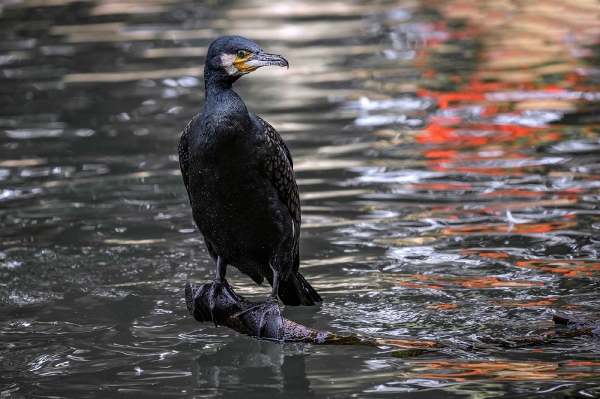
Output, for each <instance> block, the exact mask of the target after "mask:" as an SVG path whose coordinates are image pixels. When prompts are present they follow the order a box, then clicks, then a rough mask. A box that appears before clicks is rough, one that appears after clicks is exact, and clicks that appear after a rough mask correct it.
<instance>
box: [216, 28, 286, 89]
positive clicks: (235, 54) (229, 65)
mask: <svg viewBox="0 0 600 399" xmlns="http://www.w3.org/2000/svg"><path fill="white" fill-rule="evenodd" d="M269 65H277V66H282V67H283V66H286V67H288V68H289V63H288V61H287V60H286V59H285V57H283V56H281V55H277V54H268V53H265V52H263V51H262V50H261V49H260V47H258V45H257V44H256V43H254V42H253V41H252V40H249V39H246V38H243V37H241V36H222V37H220V38H218V39H217V40H215V41H214V42H212V43H211V45H210V46H209V47H208V53H207V55H206V66H205V70H204V72H205V74H209V75H212V76H215V77H218V78H220V79H223V80H227V81H231V82H234V81H236V80H237V79H239V77H240V76H242V75H245V74H247V73H250V72H253V71H255V70H257V69H258V68H260V67H263V66H269Z"/></svg>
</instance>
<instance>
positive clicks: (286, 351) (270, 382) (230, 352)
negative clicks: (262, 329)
mask: <svg viewBox="0 0 600 399" xmlns="http://www.w3.org/2000/svg"><path fill="white" fill-rule="evenodd" d="M306 349H307V348H306V345H290V344H285V345H279V344H273V343H270V342H259V341H256V340H253V339H250V338H241V339H238V340H236V341H234V342H231V343H229V344H227V345H225V346H222V347H220V348H218V349H217V350H216V351H215V352H214V353H211V354H203V355H201V356H200V357H198V358H197V359H196V360H195V361H194V362H193V363H192V366H191V370H192V378H193V382H194V386H195V387H197V388H201V389H202V390H203V391H206V390H211V389H217V390H219V391H222V392H223V394H222V396H220V397H224V398H227V397H231V398H234V397H238V396H239V392H240V391H244V396H245V397H248V398H264V397H265V396H266V395H268V396H269V397H279V396H281V397H295V398H315V397H317V396H316V395H315V393H314V392H313V391H312V390H311V389H310V387H309V386H310V382H309V380H308V379H307V372H306V360H305V357H306V355H305V354H304V352H305V351H306Z"/></svg>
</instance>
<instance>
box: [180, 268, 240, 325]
mask: <svg viewBox="0 0 600 399" xmlns="http://www.w3.org/2000/svg"><path fill="white" fill-rule="evenodd" d="M185 298H186V304H187V308H188V310H189V312H190V313H191V314H192V316H194V319H196V320H197V321H199V322H205V321H212V322H213V323H215V325H217V324H218V323H219V322H222V321H223V319H225V318H227V317H229V316H230V315H232V314H234V313H236V312H239V311H240V310H242V302H243V301H244V298H243V297H241V296H240V295H237V294H236V293H235V292H234V291H233V290H232V289H231V287H230V286H229V284H228V283H227V280H224V279H223V280H221V281H219V282H217V281H215V282H213V283H211V284H202V285H201V286H199V287H196V286H194V285H192V284H189V283H188V284H187V285H186V288H185Z"/></svg>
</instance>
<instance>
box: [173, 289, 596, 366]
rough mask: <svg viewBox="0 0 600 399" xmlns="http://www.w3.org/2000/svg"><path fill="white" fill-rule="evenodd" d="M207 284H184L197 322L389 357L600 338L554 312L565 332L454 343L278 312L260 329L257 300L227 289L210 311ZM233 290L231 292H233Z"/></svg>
mask: <svg viewBox="0 0 600 399" xmlns="http://www.w3.org/2000/svg"><path fill="white" fill-rule="evenodd" d="M209 292H210V284H203V285H200V286H197V285H195V284H191V283H187V284H186V287H185V298H186V305H187V308H188V310H189V312H190V313H191V314H192V316H194V319H196V320H197V321H199V322H213V323H215V321H214V320H213V319H212V315H213V314H214V315H215V317H216V318H217V319H218V320H217V321H216V323H215V324H218V325H221V326H224V327H228V328H230V329H232V330H235V331H237V332H239V333H241V334H245V335H249V336H251V337H256V338H260V339H266V340H271V341H277V342H303V343H311V344H328V345H361V346H379V347H381V346H384V347H392V348H403V349H405V350H402V351H394V352H392V356H398V357H412V356H417V355H419V354H421V353H424V352H425V351H427V350H430V349H437V348H448V347H456V348H457V349H462V350H479V349H484V348H490V347H500V348H515V347H529V346H547V345H551V344H553V343H555V342H557V341H559V340H563V339H574V338H579V337H600V319H596V320H594V319H584V318H581V317H575V316H570V315H567V314H565V313H560V312H556V313H554V315H553V319H554V322H555V323H556V324H564V325H568V326H569V327H571V328H570V329H569V330H567V331H555V332H552V333H548V334H544V335H542V336H527V337H512V338H487V337H484V338H480V341H479V343H473V344H466V345H465V344H457V343H441V342H435V341H409V340H398V339H381V338H372V337H369V336H341V335H337V334H333V333H330V332H327V331H320V330H315V329H313V328H310V327H306V326H304V325H302V324H298V323H295V322H293V321H291V320H288V319H286V318H283V317H281V315H279V314H269V315H267V316H266V320H264V325H265V326H267V327H268V326H278V328H273V327H270V328H263V327H261V324H263V322H262V321H261V322H258V321H257V320H255V319H253V318H248V317H245V314H246V313H245V311H247V310H248V309H252V308H254V307H256V306H257V305H259V303H256V302H251V301H247V300H245V299H244V298H243V297H241V296H239V295H237V294H235V293H233V291H230V292H229V293H228V294H227V295H218V296H217V298H216V299H215V300H214V302H215V309H214V312H211V311H210V306H209V303H210V298H209ZM232 293H233V294H232ZM276 318H279V319H280V320H279V319H276Z"/></svg>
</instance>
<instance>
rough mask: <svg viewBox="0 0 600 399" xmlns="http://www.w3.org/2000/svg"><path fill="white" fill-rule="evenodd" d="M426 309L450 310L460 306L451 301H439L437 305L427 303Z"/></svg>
mask: <svg viewBox="0 0 600 399" xmlns="http://www.w3.org/2000/svg"><path fill="white" fill-rule="evenodd" d="M427 309H438V310H451V309H460V308H459V307H458V306H457V305H455V304H453V303H440V304H439V305H429V306H427Z"/></svg>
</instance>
